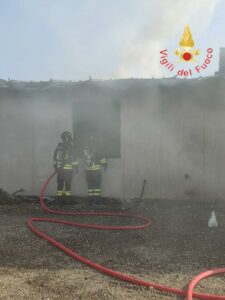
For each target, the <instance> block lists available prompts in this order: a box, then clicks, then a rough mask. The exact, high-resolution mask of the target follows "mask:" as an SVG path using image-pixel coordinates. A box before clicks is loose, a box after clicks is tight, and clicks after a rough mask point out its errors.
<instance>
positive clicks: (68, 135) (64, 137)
mask: <svg viewBox="0 0 225 300" xmlns="http://www.w3.org/2000/svg"><path fill="white" fill-rule="evenodd" d="M61 139H62V140H63V142H72V133H71V132H69V131H64V132H63V133H62V134H61Z"/></svg>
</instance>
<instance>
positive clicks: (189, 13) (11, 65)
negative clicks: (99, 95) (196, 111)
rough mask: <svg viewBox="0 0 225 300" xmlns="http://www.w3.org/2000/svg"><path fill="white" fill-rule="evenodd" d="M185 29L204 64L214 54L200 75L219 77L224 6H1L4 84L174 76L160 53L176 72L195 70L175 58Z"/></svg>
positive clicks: (166, 0)
mask: <svg viewBox="0 0 225 300" xmlns="http://www.w3.org/2000/svg"><path fill="white" fill-rule="evenodd" d="M186 24H189V26H190V29H191V33H192V36H193V39H194V41H195V47H196V49H200V55H199V56H198V57H196V59H197V64H202V63H203V62H204V59H205V56H206V53H207V52H206V51H207V48H209V47H211V48H213V57H212V59H211V62H210V64H209V65H208V66H207V69H205V70H204V72H201V74H196V76H203V77H204V76H213V75H214V73H215V72H216V71H217V70H218V61H219V59H218V58H219V48H220V47H225V1H224V0H197V1H196V0H189V1H187V0H64V1H61V0H0V36H1V48H0V53H1V62H0V78H1V79H5V80H8V79H11V80H25V81H45V80H50V79H54V80H71V81H79V80H88V78H89V76H91V78H93V79H102V80H107V79H118V78H161V77H173V76H174V75H176V73H172V72H170V71H168V70H167V69H166V68H165V67H163V66H162V65H161V64H160V51H161V50H163V49H167V50H168V53H169V60H170V61H171V62H174V63H175V64H177V65H176V67H177V68H181V69H182V68H185V69H187V70H188V69H189V68H193V67H194V64H193V63H186V64H183V63H179V62H178V60H179V59H178V58H177V57H176V56H175V54H174V51H175V49H176V48H179V41H180V39H181V37H182V35H183V32H184V28H185V26H186ZM193 76H195V75H193Z"/></svg>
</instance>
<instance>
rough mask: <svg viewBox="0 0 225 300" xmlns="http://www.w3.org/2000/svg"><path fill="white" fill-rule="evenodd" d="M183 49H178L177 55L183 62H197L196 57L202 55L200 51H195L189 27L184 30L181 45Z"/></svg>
mask: <svg viewBox="0 0 225 300" xmlns="http://www.w3.org/2000/svg"><path fill="white" fill-rule="evenodd" d="M179 45H180V47H181V49H180V48H179V49H176V50H175V54H176V55H177V56H179V57H180V61H182V62H190V61H192V62H196V61H195V60H194V57H195V56H196V55H199V54H200V51H199V50H196V49H194V45H195V43H194V40H193V38H192V34H191V30H190V28H189V26H188V25H186V27H185V29H184V33H183V36H182V38H181V40H180V43H179Z"/></svg>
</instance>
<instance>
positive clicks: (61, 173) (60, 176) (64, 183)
mask: <svg viewBox="0 0 225 300" xmlns="http://www.w3.org/2000/svg"><path fill="white" fill-rule="evenodd" d="M72 177H73V170H64V169H58V170H57V191H58V192H63V190H64V188H65V192H68V193H71V182H72Z"/></svg>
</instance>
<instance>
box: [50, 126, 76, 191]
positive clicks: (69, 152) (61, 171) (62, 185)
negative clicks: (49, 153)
mask: <svg viewBox="0 0 225 300" xmlns="http://www.w3.org/2000/svg"><path fill="white" fill-rule="evenodd" d="M61 139H62V143H58V145H57V147H56V149H55V151H54V157H53V161H54V162H53V164H54V168H55V170H56V172H57V196H63V195H65V196H71V182H72V176H73V171H74V169H76V172H78V162H77V160H76V158H75V151H74V145H73V140H72V134H71V133H70V132H69V131H64V132H63V133H62V134H61Z"/></svg>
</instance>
